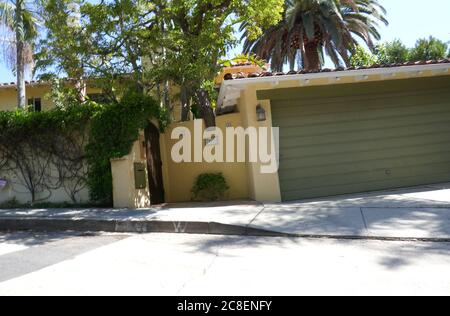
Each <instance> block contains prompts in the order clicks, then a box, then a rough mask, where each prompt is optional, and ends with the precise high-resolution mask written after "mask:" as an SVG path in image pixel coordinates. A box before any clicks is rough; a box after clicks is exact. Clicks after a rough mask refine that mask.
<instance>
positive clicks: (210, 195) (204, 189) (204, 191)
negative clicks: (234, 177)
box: [192, 173, 229, 201]
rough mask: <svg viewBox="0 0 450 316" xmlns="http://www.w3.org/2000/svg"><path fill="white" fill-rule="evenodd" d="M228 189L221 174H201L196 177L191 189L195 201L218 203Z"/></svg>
mask: <svg viewBox="0 0 450 316" xmlns="http://www.w3.org/2000/svg"><path fill="white" fill-rule="evenodd" d="M228 189H229V187H228V185H227V182H226V180H225V177H224V176H223V174H222V173H203V174H201V175H199V176H198V177H197V179H196V180H195V183H194V187H193V188H192V193H193V199H194V200H197V201H218V200H220V199H223V198H224V196H225V193H226V191H227V190H228Z"/></svg>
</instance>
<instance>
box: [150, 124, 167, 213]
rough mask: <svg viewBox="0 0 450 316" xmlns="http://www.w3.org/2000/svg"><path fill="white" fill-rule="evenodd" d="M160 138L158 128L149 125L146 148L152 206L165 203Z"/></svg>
mask: <svg viewBox="0 0 450 316" xmlns="http://www.w3.org/2000/svg"><path fill="white" fill-rule="evenodd" d="M159 136H160V134H159V130H158V128H157V127H156V126H155V125H153V124H152V123H149V125H148V127H147V128H146V129H145V144H146V146H145V147H146V151H147V170H148V183H149V188H150V201H151V204H152V205H157V204H162V203H164V202H165V198H164V183H163V172H162V160H161V146H160V143H159Z"/></svg>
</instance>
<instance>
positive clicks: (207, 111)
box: [197, 89, 216, 128]
mask: <svg viewBox="0 0 450 316" xmlns="http://www.w3.org/2000/svg"><path fill="white" fill-rule="evenodd" d="M197 98H198V103H199V106H200V109H199V113H200V117H201V118H202V119H203V120H204V121H205V126H206V128H208V127H214V126H216V116H215V115H214V110H213V108H212V107H211V102H210V101H209V94H208V91H206V90H205V89H200V90H198V91H197Z"/></svg>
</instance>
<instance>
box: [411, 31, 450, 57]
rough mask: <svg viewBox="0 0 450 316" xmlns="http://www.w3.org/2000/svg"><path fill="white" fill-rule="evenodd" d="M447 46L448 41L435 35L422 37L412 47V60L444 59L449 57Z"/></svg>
mask: <svg viewBox="0 0 450 316" xmlns="http://www.w3.org/2000/svg"><path fill="white" fill-rule="evenodd" d="M447 48H448V45H447V44H446V43H444V42H443V41H441V40H439V39H437V38H435V37H433V36H430V37H429V38H422V39H419V40H418V41H417V43H416V46H415V47H414V48H412V49H411V52H410V56H409V59H410V60H412V61H418V60H438V59H443V58H446V57H447V56H446V55H447Z"/></svg>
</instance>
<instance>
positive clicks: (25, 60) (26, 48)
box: [0, 0, 38, 109]
mask: <svg viewBox="0 0 450 316" xmlns="http://www.w3.org/2000/svg"><path fill="white" fill-rule="evenodd" d="M31 7H32V6H31V4H30V3H28V2H26V1H25V0H0V25H3V26H4V27H6V28H7V29H8V30H9V31H10V32H11V33H12V34H13V38H14V40H12V41H11V42H12V44H13V46H15V54H14V55H15V56H14V59H15V65H14V66H13V70H14V71H15V73H16V75H17V106H18V107H19V108H21V109H23V108H24V107H25V105H26V103H25V102H26V96H25V68H26V66H27V65H29V64H30V63H31V62H32V56H33V50H32V46H33V41H34V39H35V38H36V36H37V28H38V20H37V18H36V14H35V13H34V12H33V10H32V9H31ZM11 42H10V43H11Z"/></svg>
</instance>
